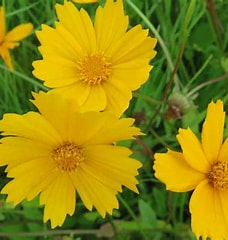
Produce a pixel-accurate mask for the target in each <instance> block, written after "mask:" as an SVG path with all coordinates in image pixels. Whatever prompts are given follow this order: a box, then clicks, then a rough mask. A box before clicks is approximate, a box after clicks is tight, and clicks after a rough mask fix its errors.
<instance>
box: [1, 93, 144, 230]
mask: <svg viewBox="0 0 228 240" xmlns="http://www.w3.org/2000/svg"><path fill="white" fill-rule="evenodd" d="M34 97H35V100H33V103H34V104H35V106H36V107H37V108H38V109H39V112H40V113H37V112H28V113H26V114H24V115H18V114H13V113H9V114H5V115H4V117H3V119H2V120H1V121H0V131H3V133H2V135H3V136H5V137H4V138H2V139H1V144H0V165H1V166H3V165H8V166H7V168H6V171H7V172H8V174H7V176H8V177H10V178H13V180H11V181H10V182H9V183H7V184H6V186H5V187H4V188H3V190H2V193H4V194H8V197H7V201H8V202H9V201H12V202H14V204H18V203H20V202H21V201H22V200H24V199H28V200H31V199H33V198H34V197H36V196H37V195H38V194H40V203H41V204H44V205H45V208H44V222H46V221H47V220H48V219H50V220H51V226H52V228H54V227H56V226H61V225H62V224H63V222H64V219H65V217H66V215H67V214H69V215H72V214H73V213H74V211H75V206H76V192H77V193H78V194H79V195H80V198H81V199H82V201H83V203H84V205H85V206H86V208H88V209H89V210H92V208H93V206H94V207H95V208H96V209H97V211H98V212H99V213H100V214H101V215H102V216H103V217H104V216H105V214H106V213H109V214H111V213H112V210H113V208H118V201H117V199H116V194H117V192H121V189H122V185H123V186H126V187H127V188H129V189H131V190H132V191H134V192H138V190H137V188H136V184H137V183H138V182H137V180H136V178H135V176H136V175H137V174H138V171H137V169H138V168H140V167H141V163H140V162H139V161H137V160H135V159H132V158H129V155H130V154H131V151H130V150H129V149H128V148H126V147H122V146H116V145H115V143H116V142H117V141H120V140H125V139H133V138H134V137H133V136H135V135H139V134H141V133H140V131H139V129H138V128H135V127H131V125H132V123H133V121H134V120H133V119H132V118H125V119H118V118H116V117H115V116H114V115H112V114H111V113H109V112H86V113H81V112H79V111H78V109H77V107H76V106H75V102H74V101H71V100H69V99H66V98H64V97H63V96H62V95H59V94H58V93H55V92H52V91H50V92H48V93H43V92H41V93H39V94H34Z"/></svg>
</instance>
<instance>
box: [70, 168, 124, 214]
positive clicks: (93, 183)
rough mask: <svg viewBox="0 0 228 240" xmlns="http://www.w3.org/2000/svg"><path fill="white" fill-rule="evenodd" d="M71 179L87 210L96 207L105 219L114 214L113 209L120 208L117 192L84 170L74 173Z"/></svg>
mask: <svg viewBox="0 0 228 240" xmlns="http://www.w3.org/2000/svg"><path fill="white" fill-rule="evenodd" d="M71 179H72V182H73V183H74V186H75V188H76V191H77V192H78V193H79V195H80V197H81V199H82V201H83V203H84V205H85V206H86V208H87V209H89V210H92V207H93V206H94V207H95V208H96V209H97V211H98V212H99V213H100V214H101V216H102V217H105V215H106V213H109V214H112V210H113V208H118V207H119V204H118V201H117V199H116V194H117V192H116V191H114V190H113V189H111V188H108V187H106V185H104V184H103V183H101V182H100V181H98V180H97V179H96V178H94V177H92V176H91V175H89V174H88V173H86V172H84V171H83V169H78V171H76V172H73V173H72V174H71Z"/></svg>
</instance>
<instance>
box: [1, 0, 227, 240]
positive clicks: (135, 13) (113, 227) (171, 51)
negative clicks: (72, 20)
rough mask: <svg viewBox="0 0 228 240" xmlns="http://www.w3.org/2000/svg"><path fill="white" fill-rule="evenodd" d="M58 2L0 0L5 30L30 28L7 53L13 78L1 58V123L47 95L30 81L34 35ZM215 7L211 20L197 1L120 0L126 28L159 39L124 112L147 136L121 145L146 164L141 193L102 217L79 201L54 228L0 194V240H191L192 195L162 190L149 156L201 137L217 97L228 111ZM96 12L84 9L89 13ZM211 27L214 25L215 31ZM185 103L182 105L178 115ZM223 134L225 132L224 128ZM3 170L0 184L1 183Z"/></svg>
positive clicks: (223, 6) (221, 5) (223, 14)
mask: <svg viewBox="0 0 228 240" xmlns="http://www.w3.org/2000/svg"><path fill="white" fill-rule="evenodd" d="M56 2H59V3H62V2H63V1H49V0H37V1H29V0H10V1H9V0H5V1H3V0H1V1H0V5H4V6H5V7H6V17H7V19H6V22H7V29H12V28H13V27H14V26H16V25H18V24H20V23H27V22H32V23H33V24H34V28H35V30H34V31H33V32H32V34H31V35H30V36H29V37H28V38H26V39H24V40H23V41H22V42H21V46H20V47H18V48H16V49H14V50H13V51H12V52H11V55H12V58H13V64H14V66H15V71H14V72H11V71H10V70H8V68H7V67H6V66H5V65H4V63H3V61H2V60H1V59H0V82H1V84H0V96H1V101H0V116H1V117H2V116H3V114H4V113H7V112H15V113H25V112H27V111H29V110H33V109H34V107H33V106H32V104H31V103H30V102H29V99H31V91H36V92H37V91H39V90H41V89H42V90H45V89H46V88H45V87H44V86H43V85H42V82H40V81H39V80H38V79H35V77H34V76H33V75H32V70H33V69H32V61H34V60H36V59H41V56H40V54H39V52H38V49H37V47H38V46H39V42H38V41H37V39H36V36H35V31H36V30H38V29H40V26H41V24H48V25H50V26H53V25H54V21H55V20H56V16H55V11H54V5H55V3H56ZM102 2H104V1H102ZM214 3H215V8H216V12H217V15H216V16H217V19H213V17H212V15H211V14H210V12H209V11H208V10H207V7H206V1H202V0H200V1H193V0H191V1H184V0H176V1H172V0H153V1H152V0H144V1H141V0H124V5H125V8H126V13H127V14H128V15H129V19H130V25H131V26H134V25H136V24H142V26H143V27H144V28H149V29H150V35H152V36H155V37H156V38H157V39H158V44H157V46H156V51H157V56H156V57H155V59H153V61H152V65H153V66H154V68H153V70H152V71H151V74H150V77H149V80H148V81H147V82H146V83H145V84H144V85H143V86H142V87H141V88H140V89H139V90H138V91H137V92H135V93H134V98H133V99H132V101H131V104H130V107H129V109H128V110H127V111H126V112H125V116H128V117H135V119H136V125H137V126H138V127H140V128H141V129H142V131H143V132H144V133H146V136H143V137H141V138H140V139H141V140H137V142H135V143H130V142H127V143H123V144H126V145H127V146H130V147H131V148H132V150H133V153H134V154H133V156H134V157H135V158H137V159H140V160H141V161H142V162H143V165H144V166H143V168H142V169H141V171H140V175H139V176H138V179H139V182H140V183H139V191H140V195H136V194H134V193H130V192H129V191H127V190H126V191H125V189H124V191H123V194H122V197H120V198H119V200H120V209H119V210H115V211H114V213H113V216H112V217H107V218H105V219H102V218H101V217H100V216H99V214H97V212H88V211H87V210H86V209H85V208H84V207H83V205H82V204H80V202H79V203H78V204H77V210H76V213H75V214H74V215H73V216H72V217H68V218H67V220H66V222H65V223H64V225H63V226H62V227H61V228H58V229H55V230H51V229H50V226H49V223H47V224H44V223H43V220H42V218H43V208H42V206H39V202H38V198H37V199H35V200H33V201H32V202H23V203H22V204H20V205H19V206H17V207H16V208H14V207H13V206H12V205H11V204H8V203H5V201H4V199H5V196H1V199H0V239H2V240H9V239H10V240H22V239H25V237H27V238H26V239H31V240H39V239H47V240H49V239H50V240H60V239H61V240H73V239H74V240H76V239H77V240H79V239H118V240H122V239H153V240H160V239H161V240H162V239H167V240H172V239H173V240H174V239H181V240H182V239H186V240H187V239H189V240H192V239H195V238H194V236H193V234H192V233H191V230H190V213H189V210H188V201H189V196H190V194H188V193H187V194H186V193H185V194H184V193H171V192H167V191H166V190H165V186H164V185H163V184H161V183H160V182H159V181H158V180H156V179H155V177H154V176H153V173H152V164H153V157H152V156H153V153H154V152H165V151H166V149H167V147H169V148H172V149H175V150H178V148H179V147H178V145H177V143H176V138H175V135H176V133H177V131H178V128H180V127H182V128H186V127H188V126H189V127H191V128H192V129H193V130H194V132H195V133H196V134H198V135H199V132H200V129H201V124H202V121H203V119H204V117H205V110H206V106H207V104H208V103H209V102H210V101H212V100H216V99H222V100H223V101H224V105H225V109H226V110H228V105H227V104H228V103H227V101H228V94H227V92H228V91H227V90H228V88H227V86H228V85H227V84H228V56H227V52H228V34H227V33H228V29H227V28H228V25H227V21H228V15H227V11H228V2H227V1H214ZM77 6H79V5H77ZM95 6H97V4H95V5H86V6H84V5H83V7H85V8H86V9H87V10H88V11H90V12H91V15H94V12H95V8H96V7H95ZM217 21H219V26H218V25H215V22H217ZM176 93H178V94H176ZM172 94H176V95H178V96H182V97H181V98H178V99H177V100H176V101H177V103H178V104H177V107H178V109H174V108H173V107H174V106H173V102H172V101H173V100H172V101H171V100H170V98H171V96H172ZM183 101H187V107H186V108H184V110H183V108H181V107H182V106H181V104H182V102H183ZM225 133H227V134H228V129H227V128H226V129H225ZM3 170H4V169H1V175H0V178H1V179H0V180H1V186H2V185H3V184H4V183H5V182H6V178H5V175H4V173H3V172H4V171H3ZM18 191H20V190H19V189H18Z"/></svg>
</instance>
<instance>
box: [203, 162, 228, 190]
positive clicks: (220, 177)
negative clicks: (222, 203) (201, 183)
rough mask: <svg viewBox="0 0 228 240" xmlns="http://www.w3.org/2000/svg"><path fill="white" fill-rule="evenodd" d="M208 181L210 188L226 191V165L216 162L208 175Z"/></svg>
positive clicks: (227, 182) (227, 179) (227, 181)
mask: <svg viewBox="0 0 228 240" xmlns="http://www.w3.org/2000/svg"><path fill="white" fill-rule="evenodd" d="M207 177H208V181H209V183H210V185H211V186H212V187H214V188H215V189H218V190H225V189H228V163H227V162H224V161H221V162H216V163H215V164H214V165H213V166H212V167H211V170H210V172H209V173H208V176H207Z"/></svg>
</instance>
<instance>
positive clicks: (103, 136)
mask: <svg viewBox="0 0 228 240" xmlns="http://www.w3.org/2000/svg"><path fill="white" fill-rule="evenodd" d="M133 122H134V119H133V118H122V119H115V118H111V116H110V119H109V121H107V122H106V124H104V125H103V127H102V128H101V129H100V130H99V131H97V132H96V133H94V135H93V138H91V139H89V140H88V141H87V145H92V144H104V143H107V144H112V143H114V142H117V141H121V140H127V139H128V140H129V139H134V136H136V135H143V134H142V133H141V132H140V129H139V128H136V127H131V125H132V124H133ZM108 123H109V124H108Z"/></svg>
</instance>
